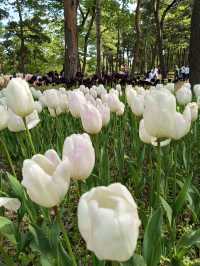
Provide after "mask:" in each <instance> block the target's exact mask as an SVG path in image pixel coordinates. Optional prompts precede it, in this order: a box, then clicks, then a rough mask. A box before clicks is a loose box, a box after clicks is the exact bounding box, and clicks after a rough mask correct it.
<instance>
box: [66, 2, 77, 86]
mask: <svg viewBox="0 0 200 266" xmlns="http://www.w3.org/2000/svg"><path fill="white" fill-rule="evenodd" d="M77 2H78V1H77V0H64V18H65V78H66V80H68V81H69V80H71V79H73V78H75V76H76V73H77V70H78V34H77V21H76V19H77V5H78V3H77Z"/></svg>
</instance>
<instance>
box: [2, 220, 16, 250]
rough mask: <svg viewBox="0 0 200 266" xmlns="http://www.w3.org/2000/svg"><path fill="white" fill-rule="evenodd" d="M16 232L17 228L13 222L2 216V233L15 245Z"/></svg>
mask: <svg viewBox="0 0 200 266" xmlns="http://www.w3.org/2000/svg"><path fill="white" fill-rule="evenodd" d="M15 234H16V230H15V226H14V224H13V222H12V221H11V220H9V219H7V218H5V217H2V216H0V235H3V236H5V237H6V238H7V239H8V240H10V241H11V242H12V243H13V244H14V245H15V244H16V238H15Z"/></svg>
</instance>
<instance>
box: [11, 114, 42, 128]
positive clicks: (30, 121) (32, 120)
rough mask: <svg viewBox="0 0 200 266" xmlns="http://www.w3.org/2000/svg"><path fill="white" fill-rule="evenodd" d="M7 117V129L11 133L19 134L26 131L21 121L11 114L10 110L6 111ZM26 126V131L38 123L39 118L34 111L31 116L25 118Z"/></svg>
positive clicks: (18, 117)
mask: <svg viewBox="0 0 200 266" xmlns="http://www.w3.org/2000/svg"><path fill="white" fill-rule="evenodd" d="M8 114H9V117H8V129H9V130H10V131H11V132H20V131H24V130H26V128H25V125H24V121H23V119H22V118H21V117H20V116H18V115H16V114H15V113H13V112H12V111H11V110H9V111H8ZM25 119H26V124H27V127H28V129H32V128H34V127H36V126H37V125H38V123H39V122H40V119H39V116H38V113H37V111H34V112H33V113H32V114H30V115H29V116H27V117H26V118H25Z"/></svg>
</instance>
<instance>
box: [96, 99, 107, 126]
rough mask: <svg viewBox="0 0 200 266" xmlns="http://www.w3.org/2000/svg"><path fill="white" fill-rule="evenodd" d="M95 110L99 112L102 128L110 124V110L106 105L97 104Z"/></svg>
mask: <svg viewBox="0 0 200 266" xmlns="http://www.w3.org/2000/svg"><path fill="white" fill-rule="evenodd" d="M96 108H97V109H98V110H99V112H100V114H101V119H102V126H107V125H108V123H109V122H110V108H109V107H108V105H107V104H103V103H98V104H97V105H96Z"/></svg>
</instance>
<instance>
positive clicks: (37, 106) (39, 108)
mask: <svg viewBox="0 0 200 266" xmlns="http://www.w3.org/2000/svg"><path fill="white" fill-rule="evenodd" d="M34 109H35V110H36V111H37V112H38V113H39V114H40V113H41V112H42V104H41V102H40V101H35V102H34Z"/></svg>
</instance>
